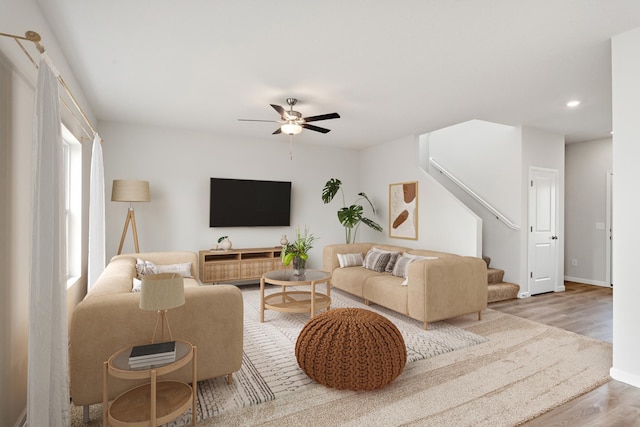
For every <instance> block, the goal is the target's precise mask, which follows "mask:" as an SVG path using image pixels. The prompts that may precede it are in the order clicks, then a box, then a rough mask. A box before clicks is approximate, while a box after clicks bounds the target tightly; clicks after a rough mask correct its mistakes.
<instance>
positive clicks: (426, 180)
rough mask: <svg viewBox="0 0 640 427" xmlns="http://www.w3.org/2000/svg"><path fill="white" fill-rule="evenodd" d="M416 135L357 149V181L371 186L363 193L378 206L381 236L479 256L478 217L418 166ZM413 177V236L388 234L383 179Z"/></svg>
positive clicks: (386, 181)
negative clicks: (415, 201)
mask: <svg viewBox="0 0 640 427" xmlns="http://www.w3.org/2000/svg"><path fill="white" fill-rule="evenodd" d="M420 158H421V154H420V143H419V138H417V137H415V136H407V137H404V138H401V139H398V140H395V141H391V142H388V143H386V144H380V145H377V146H375V147H370V148H368V149H366V150H363V151H362V153H361V155H360V159H361V164H362V166H361V169H362V174H361V177H362V178H361V182H363V183H367V185H368V186H369V187H371V188H372V190H371V193H368V192H367V195H369V196H370V197H373V199H374V200H376V204H377V206H381V207H382V209H380V212H379V218H380V219H381V221H382V222H379V223H380V224H381V225H382V226H383V227H384V232H383V234H382V236H377V235H372V234H371V233H372V232H371V231H369V232H368V235H369V236H371V238H369V239H363V240H362V241H365V240H370V241H380V239H383V240H382V241H384V242H387V243H390V244H396V245H402V246H408V247H413V248H428V249H433V250H437V251H444V252H451V253H456V254H459V255H468V256H480V255H481V248H482V220H481V219H480V218H479V217H478V216H477V215H475V214H474V213H473V212H472V211H471V210H470V209H469V208H467V207H466V206H465V205H464V204H463V203H461V202H460V201H459V200H458V199H456V198H455V197H453V196H452V195H451V194H450V193H449V192H448V191H447V190H446V189H445V188H444V187H442V186H441V185H440V184H439V183H438V182H437V181H435V180H434V179H433V177H431V176H429V175H428V174H426V173H425V172H424V171H423V169H422V168H421V166H420ZM407 181H418V194H419V196H418V240H406V239H396V238H394V239H391V238H389V211H388V209H389V203H388V200H389V184H393V183H398V182H407Z"/></svg>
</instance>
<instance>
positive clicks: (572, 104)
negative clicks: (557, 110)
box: [567, 99, 580, 107]
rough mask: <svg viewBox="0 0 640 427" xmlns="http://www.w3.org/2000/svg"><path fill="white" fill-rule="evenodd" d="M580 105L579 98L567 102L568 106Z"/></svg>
mask: <svg viewBox="0 0 640 427" xmlns="http://www.w3.org/2000/svg"><path fill="white" fill-rule="evenodd" d="M578 105H580V101H578V100H577V99H575V100H573V101H569V102H567V107H577V106H578Z"/></svg>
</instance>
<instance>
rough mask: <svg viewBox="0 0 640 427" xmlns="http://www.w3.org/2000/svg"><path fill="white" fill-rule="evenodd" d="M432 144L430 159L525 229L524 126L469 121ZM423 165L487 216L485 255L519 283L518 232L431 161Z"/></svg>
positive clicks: (436, 134)
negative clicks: (523, 222)
mask: <svg viewBox="0 0 640 427" xmlns="http://www.w3.org/2000/svg"><path fill="white" fill-rule="evenodd" d="M428 143H429V148H428V150H429V156H430V157H432V158H433V159H434V160H435V161H437V162H438V163H439V164H440V165H441V166H442V167H444V168H445V169H446V170H447V171H449V172H450V173H451V174H453V175H454V176H455V177H456V178H457V179H458V180H460V181H461V182H462V183H464V184H465V185H466V186H467V187H469V188H470V189H472V190H473V191H474V192H475V193H476V194H478V195H479V196H480V197H482V198H483V199H485V200H486V201H487V202H488V203H489V204H491V205H492V206H493V207H494V208H495V209H496V210H497V211H499V212H500V213H502V214H503V215H504V216H505V217H506V218H508V219H509V220H510V221H511V222H512V223H514V224H516V225H518V226H520V227H522V223H521V222H520V218H521V205H520V191H521V187H520V176H521V167H522V165H521V129H520V128H519V127H513V126H506V125H502V124H497V123H490V122H485V121H482V120H470V121H467V122H464V123H460V124H457V125H453V126H450V127H447V128H444V129H439V130H436V131H433V132H431V133H429V134H428ZM426 160H428V159H426ZM424 166H426V167H428V168H429V169H428V170H429V173H430V174H431V175H432V176H433V177H435V179H436V180H438V182H440V183H441V184H442V185H444V186H445V187H446V188H447V189H448V190H449V191H450V192H451V193H452V194H454V195H455V196H456V197H457V198H459V199H460V200H461V201H462V202H463V203H464V204H465V205H467V206H469V207H470V208H471V209H472V210H473V211H474V212H475V213H476V214H477V215H478V216H479V217H480V218H482V222H483V231H482V255H484V256H488V257H490V258H491V266H492V267H495V268H500V269H503V270H504V271H505V278H504V280H505V281H508V282H513V283H519V281H520V276H521V275H520V250H519V247H520V234H519V233H518V231H516V230H513V229H511V228H509V227H507V226H506V225H505V224H504V223H502V222H501V221H500V220H498V219H497V218H496V217H495V216H494V215H493V214H492V213H491V212H490V211H489V210H488V209H486V208H485V207H484V206H483V205H481V204H480V203H479V202H477V201H476V200H475V199H474V198H473V197H471V196H470V195H468V194H467V193H466V192H465V191H464V190H462V189H461V188H460V187H459V186H458V185H456V184H455V183H453V182H452V181H451V180H450V179H449V178H447V177H446V176H444V175H443V174H441V173H440V172H439V171H438V170H437V169H436V168H434V167H432V166H430V165H429V164H428V162H426V163H425V165H424Z"/></svg>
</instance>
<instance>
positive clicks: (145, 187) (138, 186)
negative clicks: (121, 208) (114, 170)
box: [111, 179, 151, 202]
mask: <svg viewBox="0 0 640 427" xmlns="http://www.w3.org/2000/svg"><path fill="white" fill-rule="evenodd" d="M150 200H151V196H150V193H149V181H141V180H135V179H114V180H113V188H112V189H111V201H112V202H148V201H150Z"/></svg>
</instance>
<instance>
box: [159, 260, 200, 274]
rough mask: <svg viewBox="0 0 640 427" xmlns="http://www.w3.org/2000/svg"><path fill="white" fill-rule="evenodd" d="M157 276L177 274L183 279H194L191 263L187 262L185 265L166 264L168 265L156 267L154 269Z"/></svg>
mask: <svg viewBox="0 0 640 427" xmlns="http://www.w3.org/2000/svg"><path fill="white" fill-rule="evenodd" d="M153 270H154V271H153V272H154V273H155V274H159V273H176V274H179V275H181V276H182V277H192V276H191V263H190V262H185V263H183V264H166V265H156V266H155V268H154V269H153Z"/></svg>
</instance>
